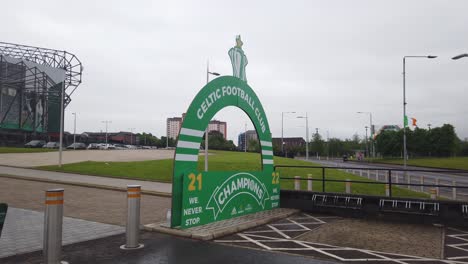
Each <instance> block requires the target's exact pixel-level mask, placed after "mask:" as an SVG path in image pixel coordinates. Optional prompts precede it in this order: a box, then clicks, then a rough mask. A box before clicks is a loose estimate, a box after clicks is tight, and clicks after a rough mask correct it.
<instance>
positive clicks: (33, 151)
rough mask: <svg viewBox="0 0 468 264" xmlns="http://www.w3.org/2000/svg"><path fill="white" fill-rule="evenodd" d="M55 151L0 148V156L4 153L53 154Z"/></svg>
mask: <svg viewBox="0 0 468 264" xmlns="http://www.w3.org/2000/svg"><path fill="white" fill-rule="evenodd" d="M53 151H57V150H56V149H44V148H12V147H0V154H4V153H36V152H53Z"/></svg>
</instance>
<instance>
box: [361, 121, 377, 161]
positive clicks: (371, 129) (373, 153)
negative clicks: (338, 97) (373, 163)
mask: <svg viewBox="0 0 468 264" xmlns="http://www.w3.org/2000/svg"><path fill="white" fill-rule="evenodd" d="M357 113H358V114H368V115H369V121H370V122H369V125H370V138H371V150H370V155H371V156H372V157H373V158H375V145H374V133H375V131H374V126H373V125H372V113H371V112H357ZM366 140H367V136H366ZM367 154H368V155H369V152H368V153H367Z"/></svg>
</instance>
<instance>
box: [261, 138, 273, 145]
mask: <svg viewBox="0 0 468 264" xmlns="http://www.w3.org/2000/svg"><path fill="white" fill-rule="evenodd" d="M260 144H261V145H262V146H265V147H273V144H271V142H269V141H263V140H262V141H260Z"/></svg>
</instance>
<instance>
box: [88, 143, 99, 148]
mask: <svg viewBox="0 0 468 264" xmlns="http://www.w3.org/2000/svg"><path fill="white" fill-rule="evenodd" d="M99 146H101V144H100V143H91V144H89V145H88V148H87V149H99Z"/></svg>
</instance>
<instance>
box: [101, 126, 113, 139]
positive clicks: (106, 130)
mask: <svg viewBox="0 0 468 264" xmlns="http://www.w3.org/2000/svg"><path fill="white" fill-rule="evenodd" d="M101 123H105V124H106V144H107V125H108V124H111V123H112V121H110V120H104V121H101Z"/></svg>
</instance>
